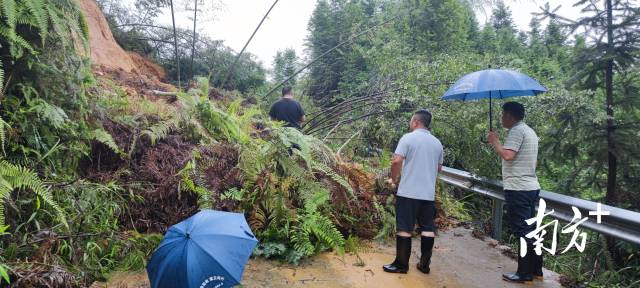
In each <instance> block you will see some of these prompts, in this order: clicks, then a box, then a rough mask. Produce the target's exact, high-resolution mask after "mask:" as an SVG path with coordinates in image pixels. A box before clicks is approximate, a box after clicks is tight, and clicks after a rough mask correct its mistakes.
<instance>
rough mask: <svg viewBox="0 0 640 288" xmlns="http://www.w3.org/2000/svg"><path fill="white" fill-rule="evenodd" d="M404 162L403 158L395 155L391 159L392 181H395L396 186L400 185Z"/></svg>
mask: <svg viewBox="0 0 640 288" xmlns="http://www.w3.org/2000/svg"><path fill="white" fill-rule="evenodd" d="M403 162H404V157H403V156H401V155H398V154H393V158H392V159H391V181H393V184H395V185H396V186H397V185H398V184H399V183H400V173H401V172H402V163H403Z"/></svg>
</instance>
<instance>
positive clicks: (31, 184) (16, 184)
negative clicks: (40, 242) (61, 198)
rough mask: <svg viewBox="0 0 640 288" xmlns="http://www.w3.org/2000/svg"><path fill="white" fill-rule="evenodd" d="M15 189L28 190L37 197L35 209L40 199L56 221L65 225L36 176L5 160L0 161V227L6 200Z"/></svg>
mask: <svg viewBox="0 0 640 288" xmlns="http://www.w3.org/2000/svg"><path fill="white" fill-rule="evenodd" d="M15 189H25V190H30V191H32V192H33V193H35V194H36V195H37V196H38V199H37V200H36V201H38V202H37V203H38V204H37V205H36V208H39V206H40V205H39V201H40V199H41V200H42V202H44V203H45V204H46V205H48V206H50V207H51V209H52V210H53V211H54V214H55V216H56V218H57V219H58V220H60V221H61V222H62V223H65V224H66V219H65V218H66V217H65V213H64V212H63V211H62V209H61V208H60V206H58V204H57V203H56V202H55V201H54V200H53V197H52V195H51V192H50V191H49V188H48V187H47V186H46V185H45V184H44V182H42V180H40V178H39V177H38V175H36V173H34V172H33V171H31V170H30V169H28V168H25V167H21V166H18V165H14V164H11V163H9V162H7V161H6V160H0V225H4V223H5V215H4V207H5V202H6V201H7V198H9V197H11V192H12V191H13V190H15Z"/></svg>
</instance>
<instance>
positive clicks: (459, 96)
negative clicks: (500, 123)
mask: <svg viewBox="0 0 640 288" xmlns="http://www.w3.org/2000/svg"><path fill="white" fill-rule="evenodd" d="M544 92H547V88H545V87H544V86H542V85H540V83H538V81H536V80H534V79H533V78H531V77H529V76H527V75H525V74H522V73H520V72H516V71H513V70H503V69H486V70H482V71H477V72H473V73H470V74H467V75H464V76H462V78H460V79H459V80H458V81H456V83H454V84H453V85H452V86H451V87H450V88H449V90H447V92H446V93H444V96H442V99H443V100H462V101H469V100H477V99H485V98H489V127H490V128H491V127H492V112H493V111H492V110H493V109H492V102H491V100H492V99H504V98H509V97H516V96H535V95H538V94H540V93H544Z"/></svg>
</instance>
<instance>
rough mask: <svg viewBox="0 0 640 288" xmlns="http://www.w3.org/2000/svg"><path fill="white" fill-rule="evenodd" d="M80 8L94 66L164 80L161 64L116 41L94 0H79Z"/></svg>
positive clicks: (164, 75)
mask: <svg viewBox="0 0 640 288" xmlns="http://www.w3.org/2000/svg"><path fill="white" fill-rule="evenodd" d="M79 3H80V8H81V9H82V12H83V13H84V15H85V17H86V19H87V23H88V26H89V47H90V49H91V60H92V62H93V64H94V65H96V66H105V67H108V68H112V69H122V70H124V71H126V72H133V73H140V74H145V75H147V76H152V77H156V78H158V79H160V80H164V78H165V77H166V73H165V71H164V69H162V67H161V66H159V65H157V64H155V63H153V62H151V61H149V60H148V59H146V58H145V57H144V56H142V55H139V54H137V53H135V52H127V51H125V50H124V49H122V47H120V45H119V44H118V43H117V42H116V39H115V38H114V37H113V34H112V33H111V29H110V28H109V23H107V19H106V18H105V16H104V14H102V11H101V10H100V7H98V4H97V3H96V1H95V0H80V1H79Z"/></svg>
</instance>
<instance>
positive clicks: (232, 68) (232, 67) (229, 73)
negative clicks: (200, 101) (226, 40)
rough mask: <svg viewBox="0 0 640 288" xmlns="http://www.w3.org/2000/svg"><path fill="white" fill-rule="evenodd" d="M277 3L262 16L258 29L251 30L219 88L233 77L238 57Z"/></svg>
mask: <svg viewBox="0 0 640 288" xmlns="http://www.w3.org/2000/svg"><path fill="white" fill-rule="evenodd" d="M278 1H279V0H276V1H274V2H273V4H272V5H271V7H270V8H269V10H268V11H267V13H266V14H264V17H262V20H260V23H259V24H258V27H256V30H253V34H251V37H249V40H247V43H245V44H244V47H242V50H240V53H238V55H236V59H235V60H233V64H231V67H229V71H227V76H226V77H225V78H224V81H222V84H221V85H220V87H221V88H224V85H225V84H227V81H229V78H231V75H233V71H234V68H235V66H236V64H237V63H238V60H240V56H242V53H244V50H245V49H247V46H249V43H250V42H251V40H252V39H253V36H255V35H256V32H258V29H260V26H262V22H264V20H265V19H267V16H269V13H271V10H272V9H273V7H275V6H276V4H277V3H278Z"/></svg>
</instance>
